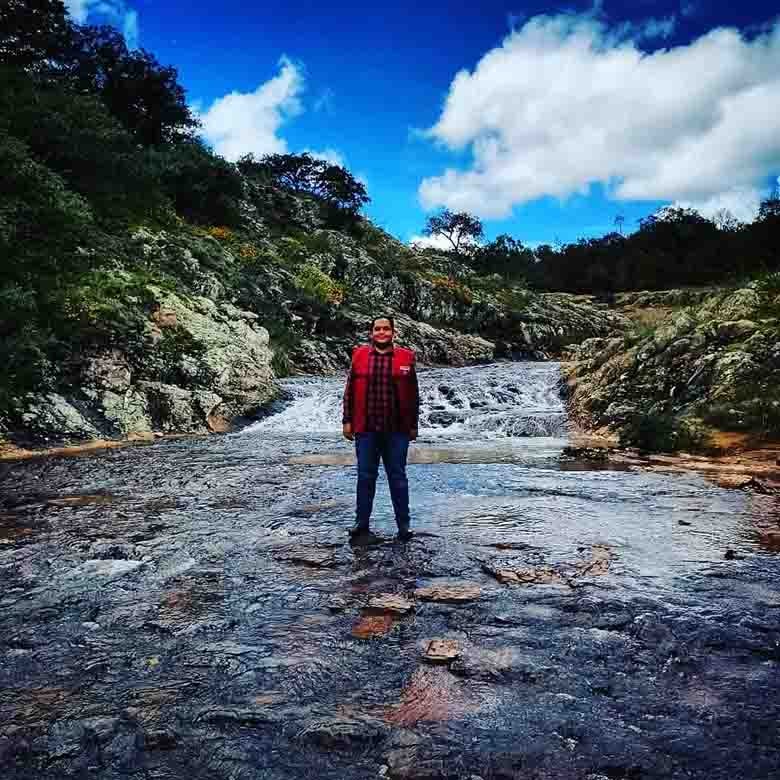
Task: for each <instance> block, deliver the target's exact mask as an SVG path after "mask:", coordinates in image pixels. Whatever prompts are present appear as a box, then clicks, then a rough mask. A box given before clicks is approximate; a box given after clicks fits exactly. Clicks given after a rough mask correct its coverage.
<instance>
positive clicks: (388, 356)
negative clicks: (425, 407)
mask: <svg viewBox="0 0 780 780" xmlns="http://www.w3.org/2000/svg"><path fill="white" fill-rule="evenodd" d="M370 338H371V344H370V345H369V344H367V345H363V346H360V347H355V349H354V350H353V352H352V367H351V369H350V372H349V378H348V379H347V387H346V390H345V391H344V416H343V419H342V423H343V430H344V436H345V437H346V438H347V439H349V440H350V441H352V440H354V442H355V452H356V454H357V465H358V481H357V512H356V522H355V525H354V526H353V527H352V528H351V529H350V532H349V535H350V536H351V537H356V536H359V535H361V534H365V533H368V530H369V522H370V519H371V509H372V507H373V505H374V494H375V492H376V480H377V475H378V473H379V459H380V458H381V459H382V462H383V463H384V466H385V472H386V474H387V481H388V484H389V485H390V498H391V499H392V502H393V510H394V511H395V522H396V524H397V525H398V538H399V539H400V540H401V541H404V542H405V541H408V540H409V539H410V538H411V536H412V532H411V531H410V530H409V522H410V518H409V483H408V482H407V479H406V456H407V452H408V450H409V442H410V441H414V440H415V439H416V438H417V425H418V420H419V416H420V394H419V388H418V385H417V374H416V372H415V367H414V364H415V355H414V352H413V351H412V350H410V349H405V348H404V347H399V346H397V345H395V344H394V343H393V340H394V338H395V322H394V321H393V318H392V317H384V316H383V317H376V318H374V320H373V322H372V323H371V332H370Z"/></svg>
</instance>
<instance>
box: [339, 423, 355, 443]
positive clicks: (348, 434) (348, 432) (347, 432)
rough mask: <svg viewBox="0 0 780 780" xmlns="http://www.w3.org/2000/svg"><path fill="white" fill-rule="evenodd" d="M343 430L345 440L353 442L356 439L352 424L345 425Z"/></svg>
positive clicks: (342, 427)
mask: <svg viewBox="0 0 780 780" xmlns="http://www.w3.org/2000/svg"><path fill="white" fill-rule="evenodd" d="M341 430H342V433H343V434H344V438H345V439H349V440H350V441H352V440H353V439H354V438H355V434H354V433H353V431H352V423H344V424H343V425H342V426H341Z"/></svg>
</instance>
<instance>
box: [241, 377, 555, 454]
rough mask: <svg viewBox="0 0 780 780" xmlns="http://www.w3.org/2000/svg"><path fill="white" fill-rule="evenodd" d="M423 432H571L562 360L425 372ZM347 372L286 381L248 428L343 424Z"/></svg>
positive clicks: (440, 435)
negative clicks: (267, 411)
mask: <svg viewBox="0 0 780 780" xmlns="http://www.w3.org/2000/svg"><path fill="white" fill-rule="evenodd" d="M419 381H420V397H421V410H420V435H421V436H423V437H425V438H436V439H445V440H447V439H471V440H473V439H485V438H488V439H490V438H506V437H516V436H534V437H536V436H556V437H557V436H565V434H566V430H567V420H566V411H565V407H564V402H563V399H562V397H561V387H562V379H561V372H560V366H559V365H558V364H557V363H495V364H491V365H487V366H472V367H469V368H437V369H428V370H426V369H423V370H420V371H419ZM344 382H345V378H344V377H343V376H342V377H338V378H332V377H328V378H322V377H297V378H294V379H288V380H284V381H283V382H282V385H283V387H284V388H285V390H286V391H287V393H288V394H289V396H290V400H289V402H287V403H286V405H283V406H280V411H278V412H276V413H274V414H271V415H269V416H268V417H266V418H265V419H263V420H261V421H260V422H258V423H255V424H254V425H252V426H250V427H249V428H247V429H246V430H245V432H244V433H246V434H252V433H259V432H264V433H272V432H273V433H277V434H310V433H336V432H338V431H340V430H341V404H342V396H343V393H344Z"/></svg>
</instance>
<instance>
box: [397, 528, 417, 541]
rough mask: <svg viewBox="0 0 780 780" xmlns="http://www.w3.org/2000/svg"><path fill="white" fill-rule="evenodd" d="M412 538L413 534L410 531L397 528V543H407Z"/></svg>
mask: <svg viewBox="0 0 780 780" xmlns="http://www.w3.org/2000/svg"><path fill="white" fill-rule="evenodd" d="M413 536H414V533H413V532H412V531H410V530H409V529H408V528H399V529H398V541H399V542H408V541H409V540H410V539H411V538H412V537H413Z"/></svg>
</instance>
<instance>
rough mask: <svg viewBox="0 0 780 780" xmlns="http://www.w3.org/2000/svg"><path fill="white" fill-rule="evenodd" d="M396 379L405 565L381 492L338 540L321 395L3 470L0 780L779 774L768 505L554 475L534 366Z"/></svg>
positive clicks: (347, 469) (340, 530) (552, 392)
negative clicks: (369, 523)
mask: <svg viewBox="0 0 780 780" xmlns="http://www.w3.org/2000/svg"><path fill="white" fill-rule="evenodd" d="M421 382H422V385H423V389H424V394H425V409H424V415H423V421H424V424H423V426H422V435H421V438H420V441H419V442H418V443H417V444H415V445H414V447H413V452H412V463H411V464H410V466H409V478H410V486H411V492H412V497H413V508H414V525H415V529H416V531H417V532H418V533H417V536H416V537H415V538H414V539H413V540H412V541H411V542H410V543H408V544H405V545H404V544H399V543H397V542H395V541H394V539H393V536H392V532H393V527H392V526H393V523H392V512H391V509H390V507H389V499H388V496H387V491H386V489H385V486H384V484H382V485H380V489H379V491H378V497H377V507H376V511H375V517H374V532H375V535H374V536H372V537H370V538H368V539H366V540H363V542H361V543H360V544H357V545H349V544H348V543H347V538H346V529H347V528H348V527H349V524H350V522H351V519H352V502H353V491H354V479H355V473H354V466H353V465H352V456H351V450H350V446H349V445H348V444H347V443H346V442H344V441H343V440H341V439H340V438H339V436H338V432H337V419H336V420H335V421H334V420H333V415H332V414H329V413H328V410H329V408H330V411H331V412H332V405H333V404H334V403H335V402H336V401H335V399H336V398H337V395H338V385H339V384H340V382H337V381H336V380H321V379H317V380H315V379H310V380H293V381H292V382H289V386H288V387H287V388H286V390H287V396H288V397H289V398H291V399H292V400H291V401H290V402H289V403H288V405H287V406H285V407H280V408H279V409H278V411H277V413H276V414H274V415H273V416H271V417H268V418H267V419H266V420H264V421H262V422H261V423H259V424H258V425H256V426H254V427H253V428H250V429H248V430H246V431H244V432H242V433H238V434H231V435H227V436H222V437H212V438H208V439H193V440H179V441H162V442H158V443H156V444H152V445H149V446H146V447H128V448H122V449H112V450H106V451H103V452H96V453H92V454H88V455H84V456H82V457H75V458H42V459H36V460H31V461H26V462H16V463H12V462H7V463H3V464H2V465H0V572H1V573H2V581H3V585H4V587H3V592H2V594H1V595H0V653H2V665H0V767H2V776H3V777H4V778H6V777H7V778H13V779H14V780H15V779H16V778H25V779H27V778H36V780H37V779H38V778H58V779H59V778H64V777H100V778H124V777H131V776H136V777H148V778H182V777H189V778H204V779H205V778H214V777H230V778H237V779H241V780H242V779H243V778H246V779H247V780H249V778H258V777H263V778H269V779H273V780H277V779H279V780H282V779H283V778H284V779H287V778H298V777H301V776H305V775H309V776H316V777H322V778H333V779H334V780H335V779H336V778H339V780H343V779H345V778H346V779H347V780H349V779H351V778H354V779H355V780H362V779H363V778H369V777H381V776H384V777H391V778H417V780H423V778H427V779H428V780H436V779H438V778H456V779H458V780H461V779H462V780H468V779H469V778H483V780H488V779H489V778H496V779H498V778H501V779H505V780H509V779H510V778H512V779H513V780H514V779H516V778H520V777H522V778H550V779H551V780H552V778H555V780H568V779H569V778H571V780H575V779H576V780H585V779H586V778H587V779H588V780H603V779H604V778H610V779H612V780H618V779H621V778H626V779H628V778H632V779H634V778H641V779H643V780H647V779H648V778H658V780H660V779H661V778H663V779H664V780H668V779H669V778H686V779H689V778H702V780H703V779H704V778H707V780H711V779H712V778H726V777H728V778H733V777H739V778H744V779H745V780H753V779H755V780H759V778H760V779H761V780H764V779H765V778H769V777H773V776H778V775H779V774H780V749H779V748H778V745H780V729H779V727H778V723H779V722H780V717H779V716H780V675H778V664H780V587H779V586H778V582H779V581H780V580H779V579H778V575H780V560H779V559H778V557H777V554H776V550H777V548H776V546H772V545H771V544H767V542H766V538H765V536H762V534H761V533H759V530H758V528H759V526H760V524H761V523H767V522H773V523H775V524H777V525H778V527H780V506H778V503H777V497H776V496H775V495H772V494H770V493H762V492H759V491H756V490H752V489H750V487H749V486H746V487H745V489H743V490H733V489H727V488H723V487H719V486H718V485H716V484H714V483H713V482H712V481H711V480H708V479H706V478H705V477H704V476H702V475H701V474H696V473H692V472H679V473H656V472H654V471H647V470H644V469H642V468H638V465H640V464H636V463H628V462H625V463H621V464H616V463H611V462H610V461H609V460H595V459H593V458H592V456H590V457H589V456H588V455H587V453H583V454H581V455H580V456H577V457H565V456H563V454H562V453H563V448H564V446H566V445H567V443H569V434H570V426H569V424H568V422H567V419H566V415H565V412H564V408H563V404H562V401H561V399H560V395H559V384H560V380H559V376H558V368H557V366H556V365H555V364H514V365H503V366H485V367H481V368H472V369H458V370H454V369H449V370H437V371H430V372H422V373H421ZM329 405H330V407H329ZM318 410H319V411H318ZM318 415H319V416H318Z"/></svg>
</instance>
